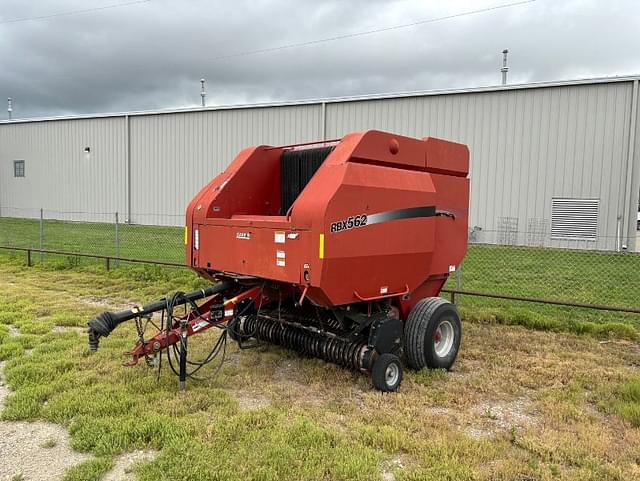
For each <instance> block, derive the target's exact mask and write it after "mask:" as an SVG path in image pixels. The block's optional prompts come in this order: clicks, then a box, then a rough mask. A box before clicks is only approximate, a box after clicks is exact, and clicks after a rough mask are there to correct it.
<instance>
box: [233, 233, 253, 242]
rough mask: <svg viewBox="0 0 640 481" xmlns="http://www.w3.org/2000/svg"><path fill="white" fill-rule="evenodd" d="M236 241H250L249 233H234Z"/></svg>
mask: <svg viewBox="0 0 640 481" xmlns="http://www.w3.org/2000/svg"><path fill="white" fill-rule="evenodd" d="M236 239H241V240H249V239H251V232H236Z"/></svg>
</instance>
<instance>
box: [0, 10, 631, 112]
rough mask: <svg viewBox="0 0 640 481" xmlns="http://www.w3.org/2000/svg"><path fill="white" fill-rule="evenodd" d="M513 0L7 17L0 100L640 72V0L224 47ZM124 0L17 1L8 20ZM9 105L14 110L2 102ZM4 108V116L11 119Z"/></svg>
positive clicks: (70, 102)
mask: <svg viewBox="0 0 640 481" xmlns="http://www.w3.org/2000/svg"><path fill="white" fill-rule="evenodd" d="M505 2H506V0H495V1H494V0H487V1H482V2H478V1H473V0H459V1H455V2H426V1H419V0H415V1H412V0H398V1H383V0H377V1H371V0H368V1H367V0H351V1H348V2H345V1H339V0H329V1H311V0H297V1H295V2H293V1H286V0H270V1H266V0H259V1H251V0H237V1H234V2H216V1H207V0H191V1H189V2H178V1H176V0H152V1H150V2H149V3H144V4H138V5H133V6H130V7H124V8H118V9H110V10H101V11H96V12H92V13H85V14H79V15H72V16H64V17H57V18H52V19H48V20H39V21H28V22H18V23H4V24H0V98H6V97H13V98H14V108H15V113H16V117H29V116H43V115H58V114H66V113H91V112H105V111H123V110H143V109H153V108H165V107H179V106H191V105H197V104H198V102H199V79H200V78H201V77H205V78H206V79H207V90H208V92H209V96H208V100H209V104H230V103H244V102H258V101H271V100H276V101H281V100H295V99H303V98H320V97H329V96H343V95H354V94H368V93H378V92H397V91H411V90H426V89H433V88H450V87H474V86H481V85H491V84H496V83H498V82H499V80H500V73H499V68H500V62H501V58H500V51H501V50H502V49H503V48H505V47H508V48H509V49H510V52H511V53H510V59H509V66H510V77H509V79H510V81H511V82H529V81H541V80H557V79H567V78H576V77H590V76H607V75H624V74H633V73H639V72H640V56H639V55H638V53H637V32H638V31H640V4H639V3H638V2H635V1H633V0H611V1H608V2H606V3H605V2H602V1H600V0H568V1H564V2H558V1H555V0H537V1H536V2H535V3H531V4H527V5H525V6H520V7H514V8H509V9H503V10H497V11H493V12H487V13H482V14H477V15H474V16H469V17H461V18H456V19H451V20H446V21H442V22H437V23H429V24H425V25H420V26H415V27H412V28H406V29H400V30H394V31H390V32H384V33H379V34H375V35H367V36H362V37H357V38H351V39H346V40H340V41H333V42H327V43H323V44H320V45H313V46H306V47H300V48H295V49H286V50H280V51H275V52H268V53H263V54H259V55H247V56H239V57H234V58H227V59H217V57H220V56H224V55H231V54H235V53H238V52H244V51H250V50H255V49H260V48H268V47H273V46H278V45H283V44H289V43H297V42H304V41H308V40H313V39H317V38H325V37H331V36H335V35H341V34H345V33H351V32H358V31H365V30H369V29H372V28H379V27H385V26H390V25H396V24H404V23H409V22H413V21H416V20H421V19H427V18H434V17H440V16H444V15H450V14H452V13H457V12H462V11H467V10H474V9H478V8H482V7H485V6H492V5H498V4H500V3H505ZM110 3H113V2H106V1H96V2H86V1H85V2H80V1H79V0H40V1H37V2H23V1H20V0H3V2H2V3H1V4H0V21H1V20H6V19H12V18H19V17H28V16H39V15H46V14H49V13H56V12H64V11H69V10H76V9H84V8H87V7H88V6H101V5H107V4H110ZM2 110H4V108H3V109H2ZM1 117H3V115H2V114H0V118H1Z"/></svg>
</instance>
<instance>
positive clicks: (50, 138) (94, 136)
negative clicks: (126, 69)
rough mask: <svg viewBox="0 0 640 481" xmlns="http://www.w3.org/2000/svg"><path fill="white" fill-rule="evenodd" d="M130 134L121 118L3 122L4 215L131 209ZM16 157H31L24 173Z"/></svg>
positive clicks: (84, 216) (0, 200) (0, 208)
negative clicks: (17, 173)
mask: <svg viewBox="0 0 640 481" xmlns="http://www.w3.org/2000/svg"><path fill="white" fill-rule="evenodd" d="M125 136H126V130H125V123H124V121H123V118H118V117H113V118H95V119H82V120H80V119H78V120H60V121H55V122H33V123H13V124H3V125H0V212H1V214H2V215H3V216H14V217H38V216H39V215H40V209H41V208H44V209H47V210H48V211H49V212H50V213H51V214H52V215H53V214H56V217H58V218H64V219H71V220H99V221H112V220H113V214H112V213H114V212H125V208H126V162H125V155H126V143H125ZM85 147H89V148H90V153H89V154H86V153H85V152H84V149H85ZM14 160H24V161H25V177H24V178H14V176H13V161H14Z"/></svg>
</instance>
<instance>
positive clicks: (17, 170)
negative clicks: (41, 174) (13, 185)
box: [13, 160, 24, 177]
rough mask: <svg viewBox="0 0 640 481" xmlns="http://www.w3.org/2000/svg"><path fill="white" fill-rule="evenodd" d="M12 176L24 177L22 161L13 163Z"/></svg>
mask: <svg viewBox="0 0 640 481" xmlns="http://www.w3.org/2000/svg"><path fill="white" fill-rule="evenodd" d="M13 176H14V177H24V160H14V161H13Z"/></svg>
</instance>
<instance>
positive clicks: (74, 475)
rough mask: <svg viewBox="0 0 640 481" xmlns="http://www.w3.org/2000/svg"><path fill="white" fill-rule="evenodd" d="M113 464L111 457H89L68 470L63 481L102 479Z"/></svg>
mask: <svg viewBox="0 0 640 481" xmlns="http://www.w3.org/2000/svg"><path fill="white" fill-rule="evenodd" d="M112 466H113V461H112V460H111V459H110V458H96V459H89V460H88V461H85V462H83V463H81V464H79V465H77V466H74V467H72V468H71V469H69V470H67V472H66V473H65V476H64V479H63V481H100V480H101V479H102V476H104V474H105V473H107V472H108V471H109V470H110V469H111V467H112Z"/></svg>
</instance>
